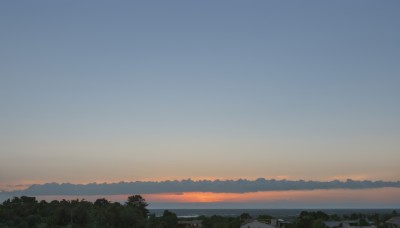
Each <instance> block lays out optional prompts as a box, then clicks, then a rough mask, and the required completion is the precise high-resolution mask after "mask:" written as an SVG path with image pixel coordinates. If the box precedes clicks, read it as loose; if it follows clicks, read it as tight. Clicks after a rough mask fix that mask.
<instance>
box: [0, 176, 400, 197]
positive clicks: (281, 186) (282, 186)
mask: <svg viewBox="0 0 400 228" xmlns="http://www.w3.org/2000/svg"><path fill="white" fill-rule="evenodd" d="M383 187H398V188H400V181H397V182H390V181H368V180H365V181H354V180H350V179H349V180H347V181H338V180H334V181H327V182H324V181H304V180H297V181H293V180H274V179H270V180H266V179H264V178H259V179H256V180H246V179H239V180H214V181H210V180H199V181H193V180H190V179H188V180H181V181H177V180H174V181H160V182H153V181H136V182H119V183H103V184H97V183H92V184H70V183H63V184H58V183H47V184H42V185H32V186H30V187H29V188H27V189H25V190H18V191H13V192H7V193H6V192H3V193H2V194H13V195H33V196H35V195H36V196H40V195H119V194H155V193H179V192H215V193H247V192H259V191H284V190H316V189H371V188H383Z"/></svg>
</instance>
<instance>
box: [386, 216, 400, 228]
mask: <svg viewBox="0 0 400 228" xmlns="http://www.w3.org/2000/svg"><path fill="white" fill-rule="evenodd" d="M386 223H387V224H388V227H389V228H398V227H400V216H397V217H393V218H391V219H389V220H387V221H386Z"/></svg>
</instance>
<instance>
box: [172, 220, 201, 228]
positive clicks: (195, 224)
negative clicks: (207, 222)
mask: <svg viewBox="0 0 400 228" xmlns="http://www.w3.org/2000/svg"><path fill="white" fill-rule="evenodd" d="M202 223H203V221H201V220H191V221H178V226H179V227H182V228H190V227H202Z"/></svg>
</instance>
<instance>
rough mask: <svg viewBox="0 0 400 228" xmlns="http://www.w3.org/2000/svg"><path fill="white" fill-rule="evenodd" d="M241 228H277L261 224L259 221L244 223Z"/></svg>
mask: <svg viewBox="0 0 400 228" xmlns="http://www.w3.org/2000/svg"><path fill="white" fill-rule="evenodd" d="M240 228H275V226H271V225H268V224H265V223H262V222H259V221H257V220H254V221H252V222H248V223H244V224H243V225H241V226H240Z"/></svg>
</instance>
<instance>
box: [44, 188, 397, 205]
mask: <svg viewBox="0 0 400 228" xmlns="http://www.w3.org/2000/svg"><path fill="white" fill-rule="evenodd" d="M102 197H105V198H107V199H109V200H112V201H120V202H123V201H125V200H126V198H127V195H113V196H97V195H96V196H40V197H38V198H39V199H45V200H53V199H58V200H59V199H76V198H84V199H86V200H90V201H92V200H95V199H98V198H102ZM143 197H144V198H145V199H146V201H147V202H148V203H149V206H150V208H154V207H159V206H157V205H164V206H165V205H167V206H166V207H168V205H176V204H180V205H184V204H188V205H193V204H196V203H200V204H214V205H223V204H224V203H233V204H236V205H244V204H246V205H258V206H257V207H264V208H268V207H271V206H272V207H276V206H277V205H278V206H279V205H281V206H282V205H283V206H282V207H308V206H310V207H318V206H319V207H324V206H323V205H328V206H331V205H332V206H333V207H341V206H343V207H354V208H357V207H365V205H368V206H369V207H370V206H371V205H375V206H376V207H389V208H391V207H399V206H400V188H379V189H363V190H348V189H336V190H305V191H267V192H251V193H212V192H182V193H161V194H144V195H143ZM349 205H350V206H349Z"/></svg>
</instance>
